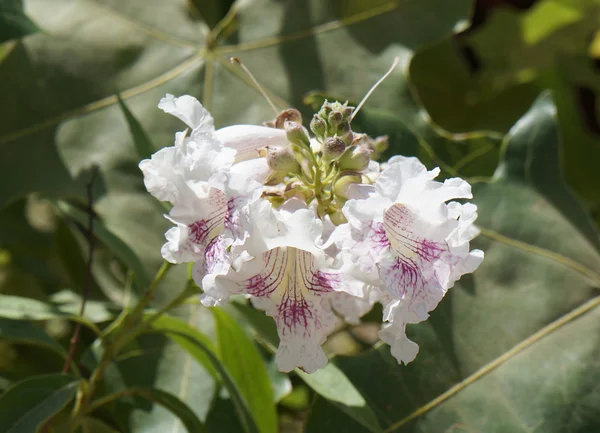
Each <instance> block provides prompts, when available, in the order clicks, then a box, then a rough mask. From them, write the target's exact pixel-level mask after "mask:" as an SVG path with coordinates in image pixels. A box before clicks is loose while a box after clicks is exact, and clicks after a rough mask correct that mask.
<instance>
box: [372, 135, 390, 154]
mask: <svg viewBox="0 0 600 433" xmlns="http://www.w3.org/2000/svg"><path fill="white" fill-rule="evenodd" d="M373 147H374V148H375V152H377V153H383V152H385V151H386V150H387V149H388V147H390V141H389V139H388V136H387V135H382V136H380V137H377V138H376V139H375V141H374V143H373Z"/></svg>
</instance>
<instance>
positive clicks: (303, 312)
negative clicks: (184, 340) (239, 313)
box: [202, 247, 344, 373]
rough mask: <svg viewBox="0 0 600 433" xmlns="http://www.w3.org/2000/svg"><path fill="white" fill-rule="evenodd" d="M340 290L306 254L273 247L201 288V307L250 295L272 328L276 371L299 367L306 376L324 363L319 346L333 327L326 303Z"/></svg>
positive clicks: (333, 319)
mask: <svg viewBox="0 0 600 433" xmlns="http://www.w3.org/2000/svg"><path fill="white" fill-rule="evenodd" d="M343 284H344V283H343V282H342V281H341V280H340V277H339V275H336V274H330V273H326V272H322V271H320V270H319V269H317V268H316V267H315V258H314V256H313V255H312V254H311V253H309V252H307V251H302V250H299V249H297V248H292V247H287V248H286V247H277V248H275V249H272V250H269V251H267V252H265V253H264V254H262V255H261V256H259V257H257V258H255V259H253V260H251V261H248V262H245V263H243V265H242V266H241V268H240V269H239V271H238V272H233V271H230V272H229V273H228V274H227V276H219V277H217V278H216V279H215V282H214V285H212V286H211V285H210V284H208V285H205V287H204V289H205V291H206V294H205V297H203V299H202V301H203V302H204V303H205V304H206V303H208V302H210V301H211V300H212V299H214V298H215V297H217V296H222V293H245V294H249V295H251V296H252V298H251V299H252V302H253V303H254V305H255V306H256V307H258V308H260V309H263V310H265V312H266V313H267V315H269V316H271V317H273V318H274V320H275V322H276V324H277V330H278V334H279V338H280V341H281V342H280V346H279V349H278V351H277V355H276V358H275V360H276V363H277V366H278V367H279V369H280V370H282V371H285V372H288V371H291V370H293V369H294V368H296V367H301V368H302V369H304V370H305V371H306V372H309V373H311V372H313V371H315V370H317V369H318V368H321V367H323V366H324V365H325V364H326V362H327V358H326V357H325V354H324V352H323V350H322V349H321V344H322V343H323V342H324V341H325V339H326V338H327V335H329V333H330V332H331V331H332V330H333V329H334V327H335V324H336V321H337V319H336V316H335V315H334V314H333V312H332V311H331V305H330V297H331V295H332V294H333V293H335V292H336V291H337V290H342V289H343V287H342V286H343ZM215 294H216V295H215ZM207 301H208V302H207Z"/></svg>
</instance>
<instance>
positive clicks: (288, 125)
mask: <svg viewBox="0 0 600 433" xmlns="http://www.w3.org/2000/svg"><path fill="white" fill-rule="evenodd" d="M284 128H285V131H286V132H287V139H288V140H289V141H290V143H294V144H296V145H297V146H304V147H308V148H310V137H309V135H308V131H307V130H306V128H305V127H304V126H302V125H300V124H299V123H296V122H290V121H287V122H284Z"/></svg>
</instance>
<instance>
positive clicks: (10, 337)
mask: <svg viewBox="0 0 600 433" xmlns="http://www.w3.org/2000/svg"><path fill="white" fill-rule="evenodd" d="M11 298H12V297H11ZM0 339H2V340H6V341H9V342H11V343H17V344H27V345H32V346H38V347H43V348H46V349H49V350H51V351H53V352H54V353H56V354H57V355H59V356H61V357H63V358H65V357H66V356H67V352H66V351H65V349H63V347H62V346H61V345H60V344H58V343H57V342H56V341H54V340H53V339H52V337H50V336H49V335H48V334H46V332H44V330H43V329H42V328H39V327H37V326H35V325H34V324H33V323H30V322H25V321H21V320H9V319H3V318H0Z"/></svg>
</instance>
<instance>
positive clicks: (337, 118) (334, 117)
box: [328, 111, 344, 129]
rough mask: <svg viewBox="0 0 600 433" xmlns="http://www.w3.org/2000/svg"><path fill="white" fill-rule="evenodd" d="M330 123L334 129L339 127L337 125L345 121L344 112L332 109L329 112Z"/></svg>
mask: <svg viewBox="0 0 600 433" xmlns="http://www.w3.org/2000/svg"><path fill="white" fill-rule="evenodd" d="M328 120H329V125H330V126H331V127H332V128H333V129H337V127H338V126H339V125H340V123H342V122H343V121H344V116H342V113H340V112H339V111H332V112H331V113H329V118H328Z"/></svg>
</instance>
